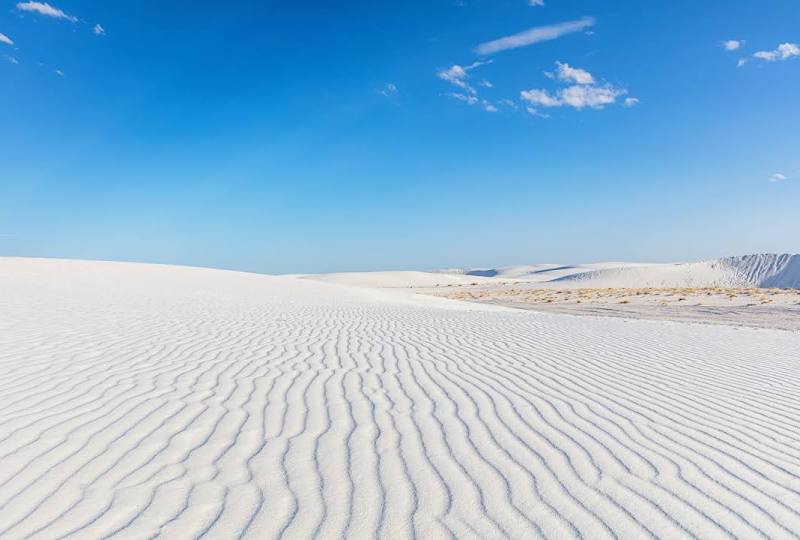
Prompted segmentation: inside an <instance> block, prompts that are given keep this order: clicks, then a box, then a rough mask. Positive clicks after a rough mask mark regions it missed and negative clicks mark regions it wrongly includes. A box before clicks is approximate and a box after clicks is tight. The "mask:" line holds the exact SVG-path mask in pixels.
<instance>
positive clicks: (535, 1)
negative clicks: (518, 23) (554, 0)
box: [528, 0, 544, 7]
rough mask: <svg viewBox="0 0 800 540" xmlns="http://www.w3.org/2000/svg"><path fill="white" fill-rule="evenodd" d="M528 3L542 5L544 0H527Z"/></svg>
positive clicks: (536, 5) (534, 5) (535, 5)
mask: <svg viewBox="0 0 800 540" xmlns="http://www.w3.org/2000/svg"><path fill="white" fill-rule="evenodd" d="M528 5H529V6H533V7H544V0H528Z"/></svg>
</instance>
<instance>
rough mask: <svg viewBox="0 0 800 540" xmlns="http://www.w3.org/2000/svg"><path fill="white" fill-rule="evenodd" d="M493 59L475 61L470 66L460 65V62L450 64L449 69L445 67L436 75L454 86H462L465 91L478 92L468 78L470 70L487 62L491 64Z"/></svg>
mask: <svg viewBox="0 0 800 540" xmlns="http://www.w3.org/2000/svg"><path fill="white" fill-rule="evenodd" d="M491 63H492V61H491V60H488V61H486V62H473V63H472V64H470V65H468V66H459V65H458V64H456V65H453V66H450V67H449V68H447V69H443V70H441V71H439V72H438V73H436V76H437V77H439V78H440V79H442V80H443V81H447V82H449V83H450V84H452V85H453V86H457V87H458V88H461V89H462V90H464V91H465V92H468V93H470V94H473V95H474V94H477V93H478V92H477V90H475V88H474V87H473V86H472V85H470V84H469V83H468V82H467V80H468V79H469V72H470V71H472V70H473V69H475V68H479V67H481V66H485V65H486V64H491Z"/></svg>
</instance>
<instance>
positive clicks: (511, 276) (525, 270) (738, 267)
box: [303, 254, 800, 289]
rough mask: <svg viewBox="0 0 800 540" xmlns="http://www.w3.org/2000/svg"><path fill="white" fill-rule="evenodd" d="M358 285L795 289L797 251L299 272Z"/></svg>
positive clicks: (799, 275)
mask: <svg viewBox="0 0 800 540" xmlns="http://www.w3.org/2000/svg"><path fill="white" fill-rule="evenodd" d="M303 277H304V278H306V279H313V280H317V281H327V282H331V283H340V284H346V285H357V286H362V287H378V288H397V287H417V288H431V287H444V286H456V285H461V286H464V285H478V286H480V285H487V286H492V285H498V284H502V283H511V282H514V283H526V284H529V285H534V284H537V285H539V286H542V287H562V288H565V287H583V288H592V287H595V288H609V287H613V288H625V287H629V288H643V287H655V288H676V287H737V288H739V287H758V288H782V289H793V288H800V255H786V254H784V255H776V254H762V255H745V256H742V257H727V258H724V259H716V260H713V261H706V262H698V263H676V264H650V263H629V262H605V263H591V264H577V265H563V264H533V265H520V266H507V267H499V268H472V269H452V268H451V269H446V270H434V271H431V272H353V273H340V274H318V275H307V276H303Z"/></svg>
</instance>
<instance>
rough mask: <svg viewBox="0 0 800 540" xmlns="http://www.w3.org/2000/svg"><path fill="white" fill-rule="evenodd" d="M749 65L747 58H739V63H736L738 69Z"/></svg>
mask: <svg viewBox="0 0 800 540" xmlns="http://www.w3.org/2000/svg"><path fill="white" fill-rule="evenodd" d="M746 63H747V58H739V61H738V62H736V67H742V66H743V65H745V64H746Z"/></svg>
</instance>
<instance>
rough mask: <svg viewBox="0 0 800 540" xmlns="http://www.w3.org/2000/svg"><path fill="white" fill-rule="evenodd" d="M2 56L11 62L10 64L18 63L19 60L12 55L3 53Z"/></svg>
mask: <svg viewBox="0 0 800 540" xmlns="http://www.w3.org/2000/svg"><path fill="white" fill-rule="evenodd" d="M3 57H4V58H5V59H6V60H8V61H9V62H11V63H12V64H15V65H16V64H19V60H17V59H16V58H14V57H13V56H9V55H7V54H4V55H3Z"/></svg>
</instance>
